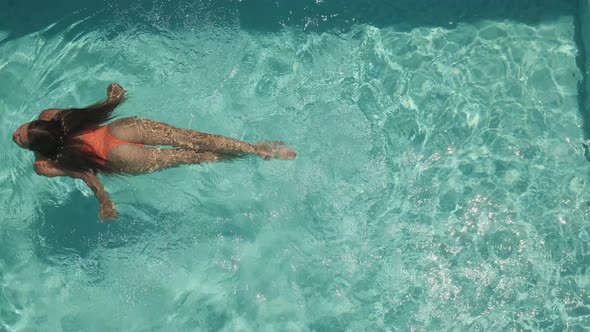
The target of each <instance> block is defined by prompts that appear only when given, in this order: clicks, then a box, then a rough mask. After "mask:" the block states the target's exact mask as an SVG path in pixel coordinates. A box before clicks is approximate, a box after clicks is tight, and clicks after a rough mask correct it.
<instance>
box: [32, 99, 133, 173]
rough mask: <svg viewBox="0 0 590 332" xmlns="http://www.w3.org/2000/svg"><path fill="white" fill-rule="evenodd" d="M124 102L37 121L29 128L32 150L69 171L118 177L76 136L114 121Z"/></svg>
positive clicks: (92, 106) (63, 112) (81, 109)
mask: <svg viewBox="0 0 590 332" xmlns="http://www.w3.org/2000/svg"><path fill="white" fill-rule="evenodd" d="M123 102H124V99H123V98H122V99H119V100H112V101H111V100H107V101H105V102H100V103H96V104H94V105H90V106H88V107H85V108H70V109H66V110H62V111H61V112H60V113H58V114H57V115H56V116H55V117H54V118H53V119H51V120H49V121H47V120H35V121H32V122H30V124H29V128H28V135H29V140H30V144H29V149H30V150H33V151H36V152H38V153H40V154H41V155H42V156H44V157H45V158H48V159H49V160H51V161H53V162H55V163H57V164H58V165H59V166H60V167H62V168H64V169H67V170H70V171H81V172H84V171H93V172H94V173H97V172H101V173H106V174H114V173H119V172H118V171H117V170H115V169H112V168H111V167H108V165H105V160H104V159H103V158H101V157H100V156H98V155H96V154H95V153H93V152H91V151H92V149H91V148H90V147H88V146H87V145H86V144H85V143H84V142H82V140H80V139H78V138H77V137H76V136H77V135H78V134H79V133H80V132H82V131H85V130H89V129H95V128H98V127H99V126H101V125H103V124H104V123H105V122H107V121H109V120H111V119H112V118H113V111H114V110H115V108H117V106H119V105H121V103H123Z"/></svg>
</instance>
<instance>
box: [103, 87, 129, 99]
mask: <svg viewBox="0 0 590 332" xmlns="http://www.w3.org/2000/svg"><path fill="white" fill-rule="evenodd" d="M124 95H125V89H123V87H122V86H120V85H119V84H117V83H111V85H109V87H108V88H107V98H108V100H109V101H114V100H119V99H121V98H123V96H124Z"/></svg>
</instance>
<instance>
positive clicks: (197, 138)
mask: <svg viewBox="0 0 590 332" xmlns="http://www.w3.org/2000/svg"><path fill="white" fill-rule="evenodd" d="M109 131H110V133H111V135H113V136H115V137H117V138H118V139H122V140H126V141H129V142H134V143H141V144H147V145H171V146H176V147H180V148H185V149H195V150H204V151H212V152H221V153H229V154H254V155H257V156H259V157H261V158H264V159H271V158H279V159H294V158H295V156H296V154H295V152H294V151H292V150H291V149H288V148H286V147H277V144H261V145H253V144H250V143H247V142H242V141H238V140H235V139H232V138H228V137H224V136H220V135H212V134H205V133H201V132H198V131H193V130H188V129H181V128H176V127H173V126H170V125H168V124H165V123H162V122H157V121H153V120H149V119H137V118H135V117H132V118H125V119H121V120H117V121H115V122H113V123H111V124H109Z"/></svg>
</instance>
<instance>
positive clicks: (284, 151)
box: [256, 141, 297, 160]
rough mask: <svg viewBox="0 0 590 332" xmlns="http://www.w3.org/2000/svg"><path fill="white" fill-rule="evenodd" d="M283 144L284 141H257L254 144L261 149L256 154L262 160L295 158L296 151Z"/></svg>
mask: <svg viewBox="0 0 590 332" xmlns="http://www.w3.org/2000/svg"><path fill="white" fill-rule="evenodd" d="M284 145H285V143H284V142H281V141H264V142H258V143H257V144H256V146H257V147H259V148H260V150H261V151H260V152H259V153H258V156H259V157H260V158H262V159H264V160H271V159H273V158H276V159H281V160H293V159H295V157H297V153H296V152H295V151H293V150H291V149H289V148H288V147H285V146H284Z"/></svg>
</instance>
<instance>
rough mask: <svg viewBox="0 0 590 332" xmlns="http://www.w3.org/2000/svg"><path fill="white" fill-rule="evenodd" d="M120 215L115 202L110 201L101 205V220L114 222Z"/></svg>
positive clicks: (99, 213) (99, 214)
mask: <svg viewBox="0 0 590 332" xmlns="http://www.w3.org/2000/svg"><path fill="white" fill-rule="evenodd" d="M118 215H119V212H118V211H117V208H115V204H113V202H111V201H108V202H105V203H103V204H101V205H100V211H99V212H98V216H99V217H100V219H104V220H108V221H112V220H113V219H115V218H117V216H118Z"/></svg>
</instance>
